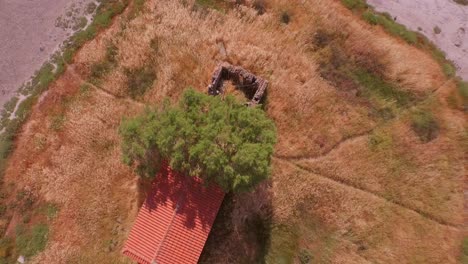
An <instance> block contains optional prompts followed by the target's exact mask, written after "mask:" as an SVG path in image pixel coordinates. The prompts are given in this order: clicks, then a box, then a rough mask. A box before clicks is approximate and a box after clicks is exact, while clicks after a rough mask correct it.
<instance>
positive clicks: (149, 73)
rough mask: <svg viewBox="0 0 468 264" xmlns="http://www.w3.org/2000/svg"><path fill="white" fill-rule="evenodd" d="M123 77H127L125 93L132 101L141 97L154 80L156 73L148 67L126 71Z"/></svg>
mask: <svg viewBox="0 0 468 264" xmlns="http://www.w3.org/2000/svg"><path fill="white" fill-rule="evenodd" d="M125 75H127V91H128V93H129V95H130V97H132V98H133V99H136V98H138V97H141V96H143V95H144V94H145V93H146V91H147V90H148V89H149V88H151V86H152V85H153V83H154V80H155V79H156V73H155V72H154V70H153V68H151V67H149V66H145V67H142V68H138V69H126V70H125Z"/></svg>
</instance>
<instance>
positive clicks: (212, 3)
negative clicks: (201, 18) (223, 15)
mask: <svg viewBox="0 0 468 264" xmlns="http://www.w3.org/2000/svg"><path fill="white" fill-rule="evenodd" d="M226 5H227V3H226V2H225V1H224V0H195V6H197V7H201V8H210V9H214V10H217V11H224V10H225V8H226Z"/></svg>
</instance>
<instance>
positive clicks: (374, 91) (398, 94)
mask: <svg viewBox="0 0 468 264" xmlns="http://www.w3.org/2000/svg"><path fill="white" fill-rule="evenodd" d="M354 78H355V80H356V81H357V82H358V83H359V84H360V85H361V86H363V87H364V88H365V89H364V91H363V93H364V95H365V96H368V97H371V98H372V97H377V98H380V99H384V100H389V101H395V102H396V104H397V105H398V106H400V107H402V106H406V105H408V104H409V103H410V102H411V101H412V100H413V95H412V94H411V93H409V92H406V91H402V90H399V89H398V88H396V87H395V86H394V85H392V84H390V83H389V82H387V81H385V80H384V79H382V78H381V77H380V76H378V75H376V74H373V73H371V72H369V71H365V70H357V71H356V72H355V73H354Z"/></svg>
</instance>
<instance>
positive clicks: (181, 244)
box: [122, 166, 224, 264]
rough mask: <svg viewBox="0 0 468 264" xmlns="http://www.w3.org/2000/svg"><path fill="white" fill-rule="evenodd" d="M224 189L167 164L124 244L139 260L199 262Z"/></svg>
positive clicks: (127, 252)
mask: <svg viewBox="0 0 468 264" xmlns="http://www.w3.org/2000/svg"><path fill="white" fill-rule="evenodd" d="M223 198H224V192H223V191H222V190H221V189H220V188H219V187H216V186H208V187H205V186H204V185H203V184H202V183H201V181H200V180H199V179H197V178H192V177H186V176H184V175H181V174H179V173H176V172H174V171H172V170H171V169H170V168H169V167H167V166H166V167H164V168H163V169H162V170H161V172H160V173H159V174H158V175H157V177H156V178H155V181H154V182H153V185H152V191H151V193H150V194H149V195H148V197H147V198H146V201H145V202H144V203H143V206H142V207H141V209H140V212H139V213H138V216H137V219H136V221H135V224H134V226H133V228H132V230H131V231H130V235H129V237H128V240H127V242H126V244H125V246H124V248H123V251H122V252H123V254H125V255H127V256H129V257H130V258H132V259H133V260H135V261H136V262H138V263H140V264H169V263H184V264H190V263H197V261H198V258H199V257H200V254H201V252H202V250H203V247H204V245H205V242H206V239H207V238H208V234H209V233H210V230H211V226H212V225H213V222H214V220H215V218H216V215H217V213H218V210H219V207H220V206H221V202H222V201H223Z"/></svg>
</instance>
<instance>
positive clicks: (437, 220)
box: [275, 157, 460, 229]
mask: <svg viewBox="0 0 468 264" xmlns="http://www.w3.org/2000/svg"><path fill="white" fill-rule="evenodd" d="M275 159H279V160H282V161H285V162H289V163H291V164H292V165H294V166H295V167H296V168H298V169H300V170H302V171H304V172H306V173H311V174H313V175H315V176H316V177H320V178H324V179H327V180H330V181H333V182H336V183H339V184H340V185H342V186H344V187H345V188H352V189H353V190H354V191H358V192H364V193H366V194H368V195H371V196H373V197H376V198H378V199H381V200H385V202H387V203H391V204H393V205H396V206H398V207H400V208H403V209H405V210H408V211H411V212H413V213H416V214H418V215H419V216H421V217H424V218H426V219H428V220H430V221H433V222H435V223H437V224H440V225H443V226H448V227H451V228H455V229H459V228H460V227H459V226H458V225H455V224H453V223H449V222H447V221H445V220H443V219H440V218H439V217H437V216H434V215H431V214H428V213H426V212H423V211H421V210H419V209H417V208H412V207H411V206H408V205H406V204H404V203H401V202H399V201H396V200H391V199H388V198H385V197H384V196H382V195H380V194H378V193H376V192H373V191H370V190H366V189H362V188H360V187H358V186H356V185H354V184H352V183H350V182H346V181H342V180H339V179H337V178H335V177H331V176H329V175H324V174H322V173H318V172H316V171H314V170H311V169H309V168H306V167H304V166H301V165H299V164H297V163H296V162H294V161H292V160H288V159H281V158H276V157H275Z"/></svg>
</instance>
